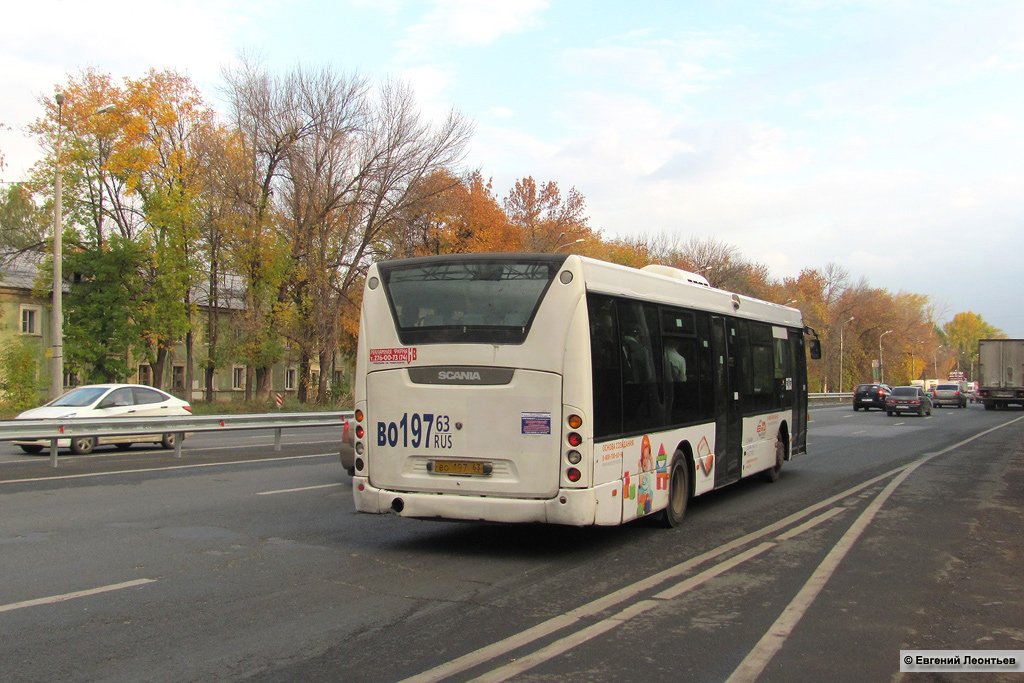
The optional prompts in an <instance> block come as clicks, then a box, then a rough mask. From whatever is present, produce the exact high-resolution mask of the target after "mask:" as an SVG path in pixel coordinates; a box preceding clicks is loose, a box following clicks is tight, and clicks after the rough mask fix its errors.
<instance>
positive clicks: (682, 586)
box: [470, 543, 775, 683]
mask: <svg viewBox="0 0 1024 683" xmlns="http://www.w3.org/2000/svg"><path fill="white" fill-rule="evenodd" d="M774 547H775V544H774V543H762V544H761V545H759V546H756V547H754V548H750V549H749V550H747V551H745V552H742V553H740V554H739V555H736V556H735V557H731V558H729V559H728V560H726V561H724V562H720V563H719V564H717V565H715V566H713V567H709V568H708V569H705V570H704V571H702V572H701V573H700V574H697V575H696V576H691V577H690V578H688V579H686V580H685V581H681V582H679V583H678V584H676V585H675V586H672V587H670V588H667V589H665V590H663V591H661V592H660V593H658V594H657V595H655V596H654V599H653V600H641V601H640V602H638V603H636V604H635V605H630V606H629V607H626V608H625V609H624V610H622V611H620V612H619V613H618V614H615V615H613V616H611V617H608V618H607V619H602V620H601V621H599V622H597V623H596V624H591V625H590V626H587V627H586V628H584V629H581V630H579V631H577V632H575V633H570V634H569V635H567V636H565V637H564V638H561V639H559V640H556V641H555V642H553V643H551V644H550V645H548V646H546V647H543V648H541V649H540V650H537V651H536V652H533V653H531V654H529V655H527V656H525V657H519V658H517V659H516V660H515V661H513V662H509V663H508V664H506V665H504V666H501V667H498V668H497V669H493V670H492V671H489V672H487V673H485V674H483V675H482V676H479V677H478V678H474V679H472V680H471V681H470V683H502V681H507V680H508V679H510V678H512V677H513V676H517V675H519V674H521V673H523V672H524V671H526V670H528V669H531V668H533V667H535V666H537V665H538V664H542V663H544V662H546V661H548V660H549V659H554V658H555V657H557V656H558V655H561V654H564V653H566V652H568V651H569V650H571V649H573V648H574V647H576V646H578V645H582V644H583V643H585V642H587V641H588V640H592V639H593V638H596V637H597V636H599V635H602V634H604V633H607V632H608V631H610V630H612V629H613V628H615V627H616V626H621V625H622V624H624V623H626V622H627V621H629V620H630V619H632V618H633V617H636V616H639V615H641V614H643V613H644V612H647V611H650V610H652V609H654V608H655V607H657V606H659V605H660V604H662V603H663V602H664V601H666V600H672V599H674V598H677V597H679V596H680V595H682V594H683V593H686V592H688V591H691V590H693V589H694V588H697V587H698V586H700V585H701V584H703V583H706V582H708V581H710V580H711V579H713V578H715V577H716V576H718V575H719V574H722V573H724V572H727V571H728V570H730V569H732V568H734V567H736V566H738V565H740V564H742V563H744V562H746V561H747V560H749V559H751V558H752V557H756V556H758V555H760V554H761V553H763V552H764V551H766V550H769V549H771V548H774Z"/></svg>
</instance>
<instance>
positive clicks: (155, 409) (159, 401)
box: [13, 384, 192, 455]
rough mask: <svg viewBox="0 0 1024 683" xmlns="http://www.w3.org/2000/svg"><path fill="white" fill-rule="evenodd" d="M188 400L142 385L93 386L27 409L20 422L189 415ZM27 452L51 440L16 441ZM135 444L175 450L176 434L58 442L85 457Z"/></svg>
mask: <svg viewBox="0 0 1024 683" xmlns="http://www.w3.org/2000/svg"><path fill="white" fill-rule="evenodd" d="M191 412H192V406H190V405H189V403H188V401H183V400H181V399H180V398H175V397H174V396H171V395H170V394H168V393H165V392H163V391H160V390H159V389H154V388H153V387H147V386H144V385H142V384H90V385H87V386H84V387H78V388H76V389H72V390H71V391H69V392H68V393H66V394H64V395H63V396H61V397H60V398H57V399H55V400H53V401H50V402H49V403H47V404H46V405H43V406H40V407H38V408H33V409H32V410H26V411H25V412H24V413H22V414H21V415H18V417H16V418H14V419H16V420H45V419H51V418H52V419H56V418H60V419H68V418H89V419H102V418H105V417H125V418H133V417H141V416H152V415H189V414H191ZM13 443H14V444H16V445H18V446H21V450H23V451H25V452H26V453H39V452H41V451H42V450H43V449H44V448H48V447H49V445H50V442H49V440H47V439H37V440H30V441H14V442H13ZM133 443H159V444H160V445H161V446H163V447H164V448H174V434H132V435H129V436H104V437H95V436H77V437H75V438H73V439H58V441H57V447H58V448H69V447H70V448H71V452H72V453H77V454H79V455H83V454H85V453H91V452H92V449H93V448H95V447H96V446H99V445H102V444H115V445H116V446H117V447H118V448H120V449H122V450H124V449H127V448H129V447H130V446H131V445H132V444H133Z"/></svg>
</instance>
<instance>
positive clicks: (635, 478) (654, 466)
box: [352, 254, 820, 526]
mask: <svg viewBox="0 0 1024 683" xmlns="http://www.w3.org/2000/svg"><path fill="white" fill-rule="evenodd" d="M805 332H808V333H812V334H813V330H811V329H810V328H806V329H805V327H804V325H803V322H802V318H801V314H800V311H798V310H796V309H793V308H787V307H785V306H780V305H778V304H773V303H768V302H764V301H759V300H757V299H752V298H749V297H745V296H740V295H737V294H732V293H730V292H726V291H722V290H719V289H714V288H712V287H710V286H709V285H708V282H707V280H705V279H704V278H703V277H701V276H699V275H694V274H692V273H687V272H684V271H681V270H677V269H674V268H668V267H665V266H647V267H646V268H643V269H640V270H638V269H635V268H629V267H625V266H619V265H615V264H611V263H605V262H603V261H597V260H594V259H590V258H584V257H580V256H575V255H570V256H567V255H561V254H457V255H448V256H431V257H424V258H413V259H406V260H400V261H385V262H380V263H377V264H375V265H373V266H372V267H371V268H370V269H369V272H368V273H367V278H366V287H365V290H364V293H363V306H362V317H361V320H360V325H359V349H358V356H357V361H356V388H355V399H356V404H355V408H356V411H355V413H356V421H357V422H356V430H355V444H354V445H355V449H356V460H355V476H354V477H353V487H352V489H353V495H354V498H355V507H356V510H358V511H360V512H372V513H384V512H393V513H397V514H399V515H402V516H406V517H417V518H441V519H462V520H488V521H495V522H549V523H555V524H569V525H577V526H582V525H593V524H597V525H615V524H622V523H625V522H629V521H630V520H634V519H637V518H638V517H644V516H647V515H655V516H657V518H658V519H659V520H660V521H662V522H663V523H665V524H666V525H669V526H674V525H676V524H678V523H679V522H680V521H681V520H682V518H683V515H684V513H685V512H686V506H687V502H688V500H689V498H690V497H691V496H696V495H700V494H702V493H706V492H707V491H711V490H712V489H716V488H720V487H722V486H725V485H727V484H730V483H733V482H736V481H738V480H739V479H740V478H742V477H747V476H750V475H753V474H756V473H764V476H766V477H767V478H769V479H771V480H775V479H776V478H777V477H778V475H779V471H780V469H781V468H782V465H783V463H784V462H785V461H786V460H789V459H790V458H791V457H792V456H793V455H796V454H799V453H802V452H804V451H805V450H806V433H807V380H806V377H807V369H806V358H805V340H804V334H805ZM809 346H810V350H811V354H812V357H817V355H819V354H820V350H819V345H818V340H817V338H816V337H815V338H813V339H811V340H810V344H809Z"/></svg>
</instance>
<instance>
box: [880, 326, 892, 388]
mask: <svg viewBox="0 0 1024 683" xmlns="http://www.w3.org/2000/svg"><path fill="white" fill-rule="evenodd" d="M890 332H892V330H886V331H885V332H883V333H882V334H881V336H879V337H878V381H879V382H881V383H882V384H885V366H883V365H882V337H884V336H885V335H887V334H889V333H890Z"/></svg>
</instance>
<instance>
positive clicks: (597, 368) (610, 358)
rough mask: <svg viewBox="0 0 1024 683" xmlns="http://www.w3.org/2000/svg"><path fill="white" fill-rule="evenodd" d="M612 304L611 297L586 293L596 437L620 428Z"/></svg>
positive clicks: (619, 371) (617, 354)
mask: <svg viewBox="0 0 1024 683" xmlns="http://www.w3.org/2000/svg"><path fill="white" fill-rule="evenodd" d="M615 308H616V307H615V300H614V299H610V298H608V297H606V296H601V295H599V294H589V295H587V309H588V313H589V316H590V363H591V377H592V380H593V391H594V436H595V437H602V436H608V435H610V434H619V433H621V432H622V369H621V367H620V365H621V361H620V357H621V353H620V351H619V330H618V324H617V316H616V310H615Z"/></svg>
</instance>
